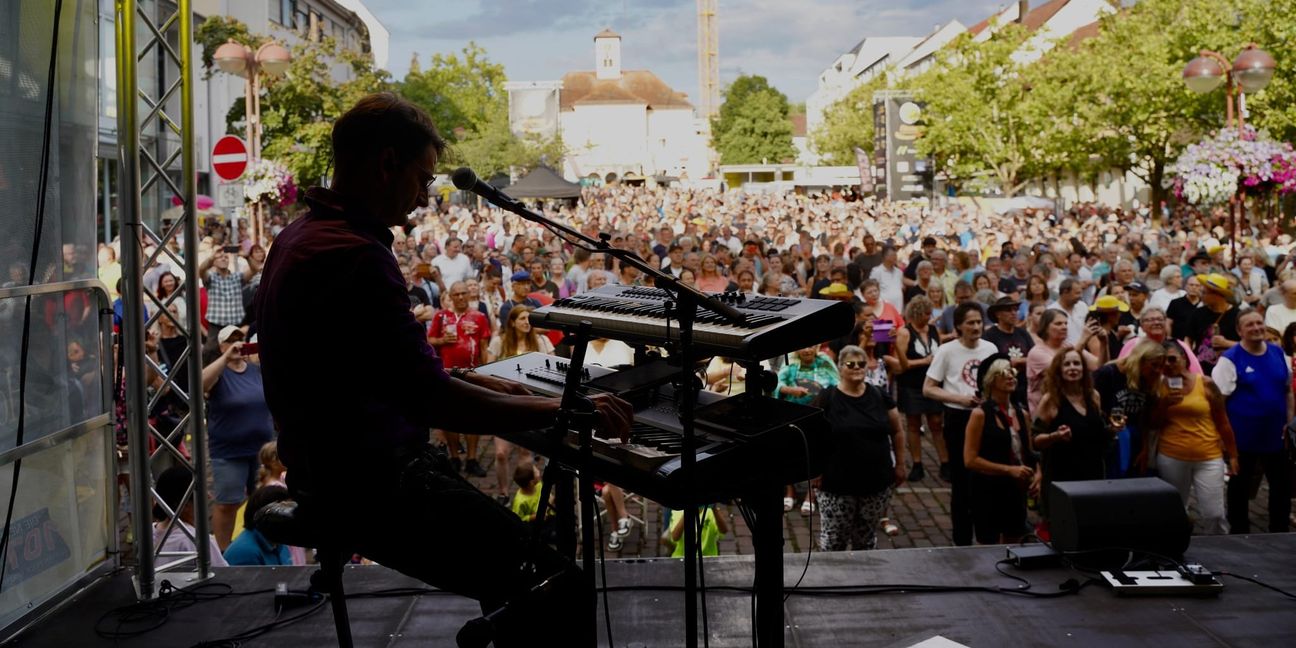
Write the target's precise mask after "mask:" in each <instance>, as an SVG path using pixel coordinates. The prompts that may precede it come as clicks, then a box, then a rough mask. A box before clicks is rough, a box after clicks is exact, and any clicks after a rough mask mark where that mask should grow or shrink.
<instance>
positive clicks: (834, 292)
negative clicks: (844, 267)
mask: <svg viewBox="0 0 1296 648" xmlns="http://www.w3.org/2000/svg"><path fill="white" fill-rule="evenodd" d="M819 294H820V295H822V296H824V297H834V298H837V297H847V296H849V295H850V294H851V291H850V288H847V287H846V284H844V283H831V284H828V285H827V286H825V287H824V288H821V289H820V290H819Z"/></svg>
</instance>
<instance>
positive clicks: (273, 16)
mask: <svg viewBox="0 0 1296 648" xmlns="http://www.w3.org/2000/svg"><path fill="white" fill-rule="evenodd" d="M267 2H268V3H269V7H270V20H272V21H274V22H275V23H277V24H280V25H283V26H284V27H288V28H291V27H292V19H293V12H294V11H295V10H296V9H297V0H267Z"/></svg>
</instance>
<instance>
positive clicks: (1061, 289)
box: [1058, 277, 1077, 295]
mask: <svg viewBox="0 0 1296 648" xmlns="http://www.w3.org/2000/svg"><path fill="white" fill-rule="evenodd" d="M1076 283H1077V282H1076V280H1075V279H1071V278H1069V277H1068V278H1066V279H1063V280H1062V283H1060V284H1058V295H1065V294H1067V293H1069V292H1071V289H1072V288H1074V287H1075V286H1076Z"/></svg>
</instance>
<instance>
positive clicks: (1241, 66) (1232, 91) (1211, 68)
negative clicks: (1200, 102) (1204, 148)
mask: <svg viewBox="0 0 1296 648" xmlns="http://www.w3.org/2000/svg"><path fill="white" fill-rule="evenodd" d="M1276 67H1277V64H1276V63H1275V62H1274V58H1273V57H1272V56H1270V55H1269V53H1268V52H1266V51H1264V50H1262V49H1260V48H1259V47H1256V44H1255V43H1251V44H1249V45H1247V46H1246V47H1245V48H1244V49H1243V50H1242V53H1241V54H1238V55H1237V58H1235V59H1233V62H1232V63H1230V62H1229V60H1228V59H1226V58H1224V55H1223V54H1220V53H1219V52H1212V51H1210V50H1202V51H1201V53H1200V54H1199V55H1198V56H1197V58H1195V59H1193V60H1191V61H1188V65H1185V66H1184V69H1183V80H1184V84H1185V85H1187V86H1188V89H1189V90H1192V91H1193V92H1196V93H1198V94H1206V93H1207V92H1213V91H1214V90H1215V89H1216V88H1218V87H1220V85H1221V84H1224V85H1226V90H1225V91H1226V93H1227V95H1226V104H1225V105H1226V111H1227V113H1226V114H1227V122H1226V123H1227V124H1228V126H1230V127H1232V126H1233V102H1234V101H1235V100H1236V101H1237V128H1238V130H1239V131H1241V130H1242V128H1243V126H1244V125H1245V118H1244V115H1243V114H1242V113H1243V109H1244V107H1245V106H1246V104H1245V102H1244V100H1243V96H1244V95H1247V94H1250V93H1253V92H1259V91H1261V90H1263V89H1264V87H1265V86H1267V85H1269V80H1270V79H1273V75H1274V68H1276Z"/></svg>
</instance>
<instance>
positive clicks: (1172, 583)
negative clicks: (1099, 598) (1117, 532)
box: [1102, 570, 1224, 596]
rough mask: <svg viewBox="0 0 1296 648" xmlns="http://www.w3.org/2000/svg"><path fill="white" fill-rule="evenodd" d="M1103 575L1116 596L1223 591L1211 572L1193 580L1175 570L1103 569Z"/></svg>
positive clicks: (1216, 592) (1180, 594)
mask: <svg viewBox="0 0 1296 648" xmlns="http://www.w3.org/2000/svg"><path fill="white" fill-rule="evenodd" d="M1102 577H1103V578H1104V579H1105V580H1106V581H1107V584H1108V585H1111V588H1112V591H1113V592H1115V593H1116V595H1117V596H1218V595H1219V593H1220V592H1222V591H1224V584H1223V583H1220V582H1219V580H1218V579H1216V578H1215V577H1214V576H1211V577H1209V578H1195V581H1196V582H1194V581H1193V580H1189V579H1188V578H1186V577H1185V576H1184V575H1183V574H1181V573H1179V572H1178V571H1174V570H1168V571H1166V570H1163V571H1105V572H1102Z"/></svg>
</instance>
